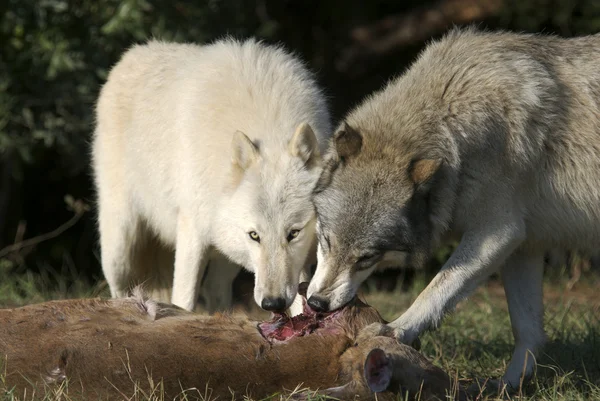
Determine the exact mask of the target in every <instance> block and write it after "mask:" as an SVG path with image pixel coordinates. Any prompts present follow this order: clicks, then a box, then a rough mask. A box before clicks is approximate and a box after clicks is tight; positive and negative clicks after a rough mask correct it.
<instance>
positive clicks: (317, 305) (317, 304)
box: [308, 295, 329, 312]
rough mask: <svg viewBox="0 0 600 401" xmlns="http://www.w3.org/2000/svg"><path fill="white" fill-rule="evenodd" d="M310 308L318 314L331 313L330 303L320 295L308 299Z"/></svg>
mask: <svg viewBox="0 0 600 401" xmlns="http://www.w3.org/2000/svg"><path fill="white" fill-rule="evenodd" d="M308 306H310V307H311V308H312V310H314V311H316V312H329V301H328V300H326V299H325V298H321V297H319V296H318V295H313V296H311V297H310V298H309V299H308Z"/></svg>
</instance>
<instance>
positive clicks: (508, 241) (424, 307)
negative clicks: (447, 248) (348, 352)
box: [359, 215, 525, 344]
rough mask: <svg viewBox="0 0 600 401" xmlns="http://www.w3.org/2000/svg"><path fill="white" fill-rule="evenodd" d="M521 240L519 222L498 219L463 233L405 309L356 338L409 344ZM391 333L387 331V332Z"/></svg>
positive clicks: (517, 220) (521, 223) (481, 279)
mask: <svg viewBox="0 0 600 401" xmlns="http://www.w3.org/2000/svg"><path fill="white" fill-rule="evenodd" d="M524 239H525V227H524V224H523V222H522V220H521V219H519V218H513V217H512V216H510V215H509V216H506V215H504V216H501V217H499V218H496V219H493V220H492V221H489V220H488V222H485V223H483V224H480V225H479V226H478V227H477V228H476V229H471V230H469V231H467V232H466V233H465V234H464V235H463V238H462V240H461V242H460V244H459V246H458V247H457V249H456V250H455V251H454V253H453V254H452V256H451V257H450V258H449V259H448V261H447V262H446V263H445V264H444V266H443V267H442V269H441V270H440V272H439V273H438V274H437V275H436V276H435V278H434V279H433V280H432V281H431V283H430V284H429V285H428V286H427V288H425V290H423V292H422V293H421V294H420V295H419V296H418V298H417V299H416V300H415V302H414V303H413V304H412V305H411V306H410V308H408V310H407V311H406V312H405V313H404V314H403V315H402V316H400V317H399V318H398V319H396V320H395V321H393V322H391V323H390V324H389V326H388V327H383V326H382V325H373V326H368V327H367V328H365V331H364V332H363V334H362V335H361V337H359V339H361V338H364V336H372V335H374V334H378V333H377V331H380V332H381V334H384V335H386V334H387V335H390V334H392V335H393V336H394V337H396V338H397V339H398V341H400V342H402V343H405V344H411V343H413V342H414V341H415V339H417V337H418V336H419V335H420V334H421V333H422V332H423V331H425V330H427V329H430V328H435V327H437V326H438V325H439V323H440V322H441V320H442V318H443V316H444V314H445V313H446V312H448V311H450V310H452V309H453V308H454V306H455V305H456V304H457V303H458V302H459V301H461V300H462V299H464V298H465V297H467V296H468V295H469V294H470V293H471V292H472V291H473V290H474V289H475V288H477V286H478V285H480V284H481V283H482V282H483V281H484V280H485V279H486V278H487V277H489V276H490V274H492V273H493V272H494V271H495V270H496V269H498V268H499V267H500V266H501V265H502V263H503V262H504V261H505V260H506V259H507V258H508V256H509V255H510V254H511V253H512V252H513V251H514V250H515V249H516V248H517V247H518V246H519V245H520V244H521V243H522V242H523V240H524ZM390 330H391V331H390Z"/></svg>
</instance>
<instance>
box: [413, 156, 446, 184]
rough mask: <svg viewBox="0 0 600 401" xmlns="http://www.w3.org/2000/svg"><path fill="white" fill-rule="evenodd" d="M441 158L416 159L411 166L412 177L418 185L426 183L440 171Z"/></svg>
mask: <svg viewBox="0 0 600 401" xmlns="http://www.w3.org/2000/svg"><path fill="white" fill-rule="evenodd" d="M441 165H442V160H441V159H419V160H414V161H413V162H412V163H411V164H410V167H409V174H410V179H411V180H412V182H414V183H415V184H417V185H420V184H424V183H426V182H427V181H429V179H430V178H431V177H433V175H434V174H435V173H436V172H437V171H438V169H439V168H440V166H441Z"/></svg>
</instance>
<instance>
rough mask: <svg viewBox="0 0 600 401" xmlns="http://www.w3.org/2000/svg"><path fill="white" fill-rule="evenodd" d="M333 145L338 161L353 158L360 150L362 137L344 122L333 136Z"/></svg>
mask: <svg viewBox="0 0 600 401" xmlns="http://www.w3.org/2000/svg"><path fill="white" fill-rule="evenodd" d="M333 145H334V147H335V150H336V152H337V154H338V156H339V157H340V159H345V158H348V157H351V156H355V155H357V154H358V153H359V152H360V150H361V148H362V136H361V135H360V133H359V132H358V131H357V130H355V129H354V128H352V127H351V126H350V124H348V123H347V122H344V125H343V126H342V128H340V129H339V130H338V131H337V132H336V133H335V134H334V135H333Z"/></svg>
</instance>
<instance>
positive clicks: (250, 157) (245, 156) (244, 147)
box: [231, 131, 258, 170]
mask: <svg viewBox="0 0 600 401" xmlns="http://www.w3.org/2000/svg"><path fill="white" fill-rule="evenodd" d="M231 147H232V150H233V154H232V158H231V162H232V163H233V164H236V165H237V166H239V167H240V168H241V169H242V170H246V169H247V168H248V167H250V166H251V165H252V163H254V161H255V160H256V159H257V158H258V147H257V146H256V145H255V144H254V142H252V141H251V140H250V138H248V136H247V135H246V134H244V133H243V132H241V131H236V132H235V134H233V140H232V141H231Z"/></svg>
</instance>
